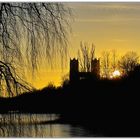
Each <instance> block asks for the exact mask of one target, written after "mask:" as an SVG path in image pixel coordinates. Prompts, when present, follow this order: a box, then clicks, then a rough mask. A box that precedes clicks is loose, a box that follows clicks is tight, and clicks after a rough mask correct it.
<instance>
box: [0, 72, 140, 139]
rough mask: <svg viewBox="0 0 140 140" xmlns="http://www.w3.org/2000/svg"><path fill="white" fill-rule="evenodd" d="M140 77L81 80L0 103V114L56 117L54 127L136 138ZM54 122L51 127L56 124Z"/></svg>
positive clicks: (139, 133)
mask: <svg viewBox="0 0 140 140" xmlns="http://www.w3.org/2000/svg"><path fill="white" fill-rule="evenodd" d="M139 110H140V74H139V71H138V72H137V71H135V72H133V73H132V74H130V75H129V77H125V78H122V79H116V80H98V79H85V80H80V81H77V82H75V83H70V82H66V83H65V84H64V85H63V86H62V87H58V88H55V87H53V86H52V87H51V86H50V87H47V88H44V89H42V90H40V91H34V92H32V93H27V94H23V95H20V96H18V97H14V98H8V99H4V98H1V99H0V112H1V113H8V112H13V111H18V112H20V113H21V112H24V113H55V114H60V119H58V120H57V122H58V123H63V124H64V123H70V124H74V125H81V126H83V127H85V128H86V129H89V130H90V131H92V132H93V133H94V134H101V135H102V136H105V137H140V115H139V114H140V113H139ZM57 122H56V120H55V123H57Z"/></svg>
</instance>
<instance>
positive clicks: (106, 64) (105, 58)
mask: <svg viewBox="0 0 140 140" xmlns="http://www.w3.org/2000/svg"><path fill="white" fill-rule="evenodd" d="M101 64H102V69H103V75H104V76H105V78H109V73H110V64H111V62H110V52H108V51H104V52H103V53H102V58H101Z"/></svg>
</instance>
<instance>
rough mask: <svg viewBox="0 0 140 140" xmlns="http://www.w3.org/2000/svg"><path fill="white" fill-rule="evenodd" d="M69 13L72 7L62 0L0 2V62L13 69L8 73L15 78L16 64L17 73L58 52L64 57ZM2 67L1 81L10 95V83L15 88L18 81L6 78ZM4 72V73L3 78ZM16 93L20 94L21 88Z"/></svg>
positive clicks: (35, 65) (0, 71)
mask: <svg viewBox="0 0 140 140" xmlns="http://www.w3.org/2000/svg"><path fill="white" fill-rule="evenodd" d="M70 15H71V10H70V9H69V8H67V7H65V6H64V5H63V4H62V3H18V2H15V3H0V61H1V65H2V66H6V68H7V66H8V67H9V65H10V67H12V68H14V70H15V71H14V74H13V73H11V76H13V78H14V79H17V78H16V77H14V76H15V75H17V71H18V70H17V69H18V67H20V70H19V71H18V72H19V73H22V70H23V69H24V67H27V64H29V66H31V69H30V70H35V69H37V68H38V66H39V64H40V62H41V60H43V62H45V60H49V61H48V62H51V60H52V59H51V58H53V56H54V55H55V54H58V53H60V55H61V56H63V57H64V56H65V55H66V49H67V35H68V30H69V29H70V28H69V27H70V26H69V20H70V18H69V17H70ZM23 44H24V45H23ZM44 58H45V59H44ZM7 64H8V65H7ZM2 66H1V68H0V73H2V74H3V75H2V79H1V81H3V80H5V83H6V87H5V88H6V89H8V90H7V91H8V92H10V93H9V94H11V91H12V89H11V88H12V87H11V86H10V85H11V84H12V86H14V87H16V86H17V85H16V84H15V83H17V81H16V82H12V81H11V80H8V81H7V77H9V75H7V74H8V73H7V71H4V70H3V68H2ZM4 69H5V68H4ZM21 69H22V70H21ZM11 72H13V71H11ZM15 73H16V74H15ZM4 75H5V76H6V75H7V76H6V78H4ZM18 80H19V79H18ZM11 82H12V83H11ZM20 82H21V83H22V81H21V80H20V81H18V83H20ZM2 83H3V82H2ZM9 84H10V85H9ZM14 84H15V85H14ZM2 86H4V85H2ZM18 88H19V87H18ZM2 89H3V88H2V87H1V90H2ZM12 92H13V91H12ZM18 92H19V93H18V94H20V90H18ZM16 94H17V93H16Z"/></svg>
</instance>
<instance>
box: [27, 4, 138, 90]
mask: <svg viewBox="0 0 140 140" xmlns="http://www.w3.org/2000/svg"><path fill="white" fill-rule="evenodd" d="M65 5H66V6H68V7H70V8H72V10H73V13H74V19H75V20H74V21H73V22H72V23H71V27H72V34H71V36H69V44H68V47H69V52H68V54H69V55H68V60H69V58H70V57H75V56H77V50H78V49H79V47H80V41H83V42H84V41H85V42H88V43H94V44H95V46H96V56H97V57H100V56H101V53H102V52H103V51H105V50H114V49H115V50H116V51H117V52H118V53H119V54H124V53H125V52H127V51H135V52H137V53H138V54H140V53H139V52H140V2H137V3H132V2H131V3H130V2H129V3H128V2H125V3H123V2H121V3H119V2H118V3H116V2H113V3H109V2H104V3H103V2H100V3H97V2H91V3H86V2H83V3H80V2H79V3H76V2H75V3H72V2H71V3H65ZM68 60H67V66H64V69H63V72H62V70H61V68H60V67H56V68H54V69H53V70H51V69H49V70H48V68H47V67H46V68H45V67H44V66H43V67H42V68H40V71H39V73H38V76H37V77H35V78H34V79H32V80H29V81H30V82H31V83H33V85H34V86H35V87H37V88H42V87H44V86H46V85H47V84H48V83H50V82H52V83H54V84H55V85H60V83H61V81H62V78H61V77H62V76H63V73H64V74H68V69H69V61H68Z"/></svg>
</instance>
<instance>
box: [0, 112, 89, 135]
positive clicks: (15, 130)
mask: <svg viewBox="0 0 140 140" xmlns="http://www.w3.org/2000/svg"><path fill="white" fill-rule="evenodd" d="M57 118H59V116H58V115H55V114H50V115H48V114H31V115H30V114H1V115H0V137H82V136H85V137H86V136H90V135H91V134H90V133H89V132H88V131H87V130H84V129H83V128H80V127H76V126H72V125H69V124H50V123H49V121H52V120H56V119H57Z"/></svg>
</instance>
